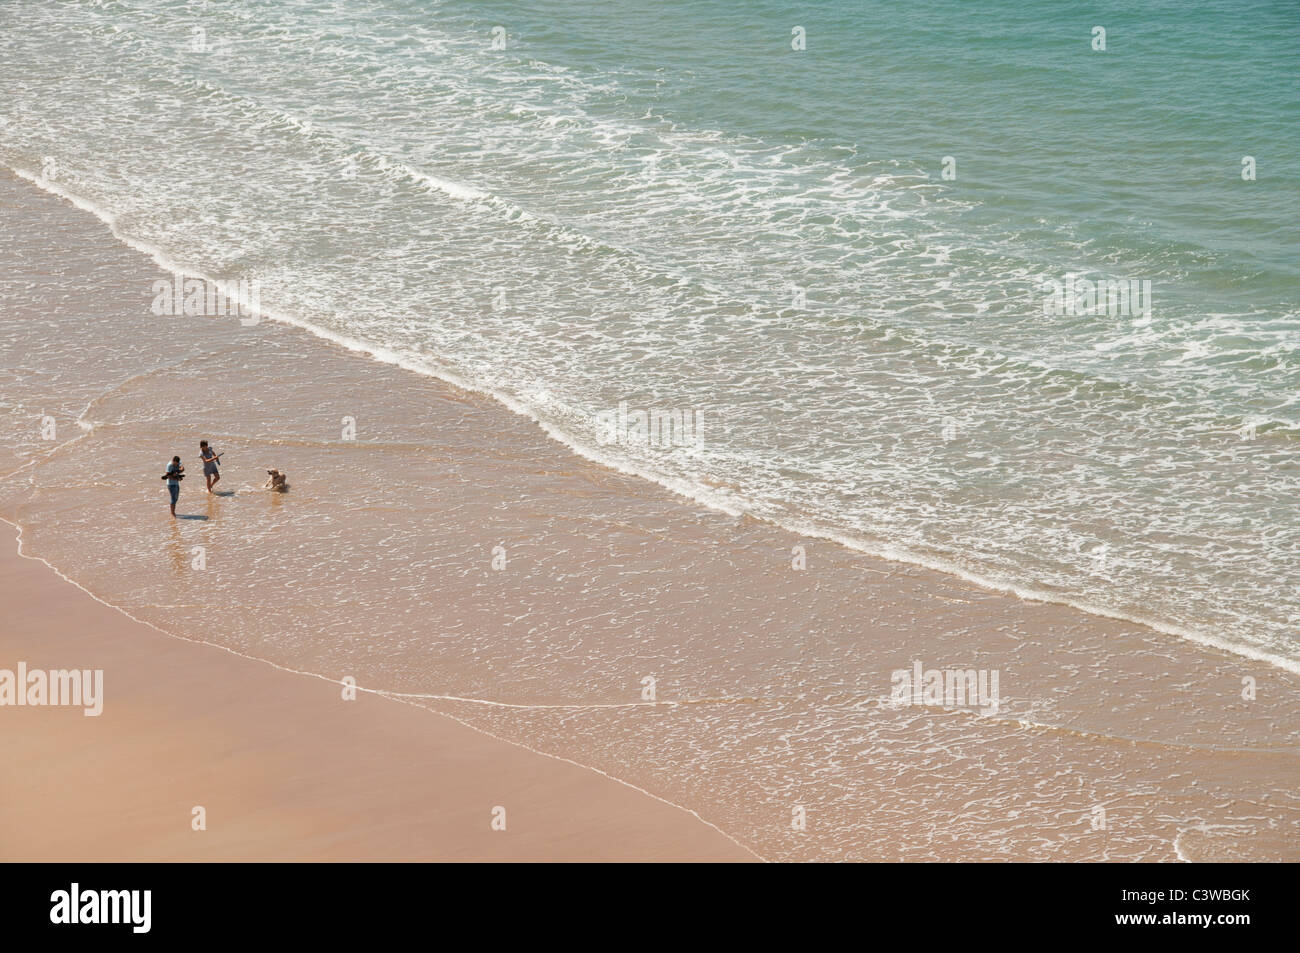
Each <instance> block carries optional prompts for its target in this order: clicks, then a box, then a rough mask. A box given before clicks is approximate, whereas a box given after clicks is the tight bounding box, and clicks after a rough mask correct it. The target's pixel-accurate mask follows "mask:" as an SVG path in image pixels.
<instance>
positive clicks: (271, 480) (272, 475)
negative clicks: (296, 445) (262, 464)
mask: <svg viewBox="0 0 1300 953" xmlns="http://www.w3.org/2000/svg"><path fill="white" fill-rule="evenodd" d="M266 472H267V473H268V474H269V476H268V477H267V480H266V485H265V486H263V487H262V489H264V490H275V491H276V492H277V493H285V492H288V490H289V484H288V483H287V482H286V480H287V479H288V478H287V477H286V476H285V475H284V474H283V473H281V472H280V471H279V470H267V471H266Z"/></svg>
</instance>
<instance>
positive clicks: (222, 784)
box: [0, 525, 753, 861]
mask: <svg viewBox="0 0 1300 953" xmlns="http://www.w3.org/2000/svg"><path fill="white" fill-rule="evenodd" d="M0 530H2V531H3V536H4V537H5V538H4V544H3V545H2V546H0V599H2V600H3V603H4V606H5V625H4V626H3V628H0V665H2V666H3V667H5V668H8V669H10V670H13V669H14V668H15V667H16V665H17V662H18V661H20V660H21V661H25V662H27V663H28V667H29V670H31V669H37V668H40V669H61V668H65V667H69V666H76V667H81V668H90V669H102V670H103V672H104V707H103V712H102V714H100V715H98V716H90V717H88V716H86V715H84V714H83V713H82V710H81V709H80V708H53V707H45V708H37V707H21V708H18V707H16V708H4V709H0V740H2V743H3V745H4V749H5V751H6V752H7V753H8V759H7V763H8V767H7V769H6V770H5V771H4V772H3V774H0V858H3V859H4V860H6V861H200V860H205V861H239V860H253V861H327V860H392V861H421V860H424V861H428V860H436V861H478V860H493V861H539V860H550V861H744V860H752V859H753V855H751V854H750V853H749V852H747V851H745V850H744V849H742V848H740V847H739V846H737V845H736V844H734V843H732V842H731V841H729V840H728V839H727V838H726V837H724V836H723V835H722V834H720V833H719V832H717V831H715V830H712V829H711V828H709V827H708V826H707V825H705V824H704V823H702V822H701V821H699V820H698V819H696V818H694V817H691V816H690V815H688V814H686V813H684V812H683V811H680V810H678V809H677V808H674V807H672V806H670V805H667V804H664V803H662V802H659V801H656V800H654V799H653V798H650V797H648V796H646V795H644V794H642V793H640V792H638V791H634V790H632V789H630V788H628V787H626V786H624V785H622V784H619V783H617V782H615V781H613V780H611V779H609V778H604V777H601V776H599V775H596V774H593V773H592V772H591V771H588V770H585V769H583V768H580V767H578V766H576V765H572V764H566V763H564V762H561V761H557V760H555V759H553V758H548V757H544V756H542V755H539V754H535V753H533V752H529V751H525V750H523V749H521V748H518V747H516V746H514V745H511V744H508V743H506V742H504V741H499V740H497V739H494V738H490V737H488V736H486V735H484V734H482V733H481V732H478V731H474V730H472V729H470V728H468V727H466V726H464V725H461V724H458V723H456V722H454V721H452V720H450V719H447V718H441V717H430V716H429V714H428V713H427V712H424V711H421V710H418V709H415V708H412V707H411V706H409V705H404V704H402V703H400V702H396V701H393V700H391V699H386V698H382V697H378V696H375V695H371V694H367V693H364V692H362V693H358V694H357V696H356V699H355V700H350V701H345V700H343V697H342V694H343V692H342V689H341V688H340V687H339V686H338V685H334V684H330V683H328V682H324V681H322V680H320V679H316V678H311V677H304V676H301V675H294V674H292V673H289V672H284V671H279V670H276V669H274V668H272V667H271V666H268V665H266V664H264V663H261V662H257V661H254V660H252V659H246V658H240V657H238V656H235V655H232V654H230V653H229V652H226V651H223V650H221V649H218V648H214V647H212V646H209V645H202V644H198V643H193V642H186V641H182V640H179V639H176V638H172V637H170V636H167V635H164V634H162V633H160V632H158V631H156V630H155V629H152V628H151V627H149V626H147V625H143V624H141V623H139V622H135V621H133V620H131V619H129V618H127V617H126V616H124V615H123V614H122V613H120V612H118V611H117V610H115V609H113V608H111V607H109V606H106V605H104V604H103V603H101V602H98V601H97V600H95V599H94V598H92V597H91V596H90V595H88V594H87V593H85V592H82V591H81V590H80V589H78V588H77V587H75V586H74V585H73V584H72V583H70V582H68V581H66V580H64V579H61V578H59V577H58V576H57V575H56V574H55V572H54V571H53V570H52V569H50V568H49V567H47V566H45V565H43V564H42V563H41V562H39V561H37V560H34V559H25V558H22V557H20V556H19V555H18V554H17V552H16V547H15V546H14V544H13V542H12V541H11V537H12V536H13V527H11V526H7V525H6V526H0ZM196 806H201V807H202V808H204V809H205V811H206V817H205V822H206V827H205V829H204V830H194V829H193V827H192V823H193V818H194V815H193V810H194V808H195V807H196ZM497 807H504V808H505V809H506V814H505V821H506V827H505V830H504V831H499V830H493V829H492V826H491V823H492V819H493V811H494V809H495V808H497Z"/></svg>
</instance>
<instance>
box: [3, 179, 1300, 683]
mask: <svg viewBox="0 0 1300 953" xmlns="http://www.w3.org/2000/svg"><path fill="white" fill-rule="evenodd" d="M9 171H10V173H11V174H13V175H15V176H17V177H18V178H20V179H22V180H23V181H25V182H28V183H30V184H31V185H32V186H33V187H35V188H37V189H40V190H41V191H43V192H46V193H48V194H50V195H54V196H56V197H58V198H60V199H62V200H64V201H66V202H68V203H70V204H71V205H73V206H74V207H76V208H78V209H80V210H82V211H84V212H86V213H87V214H89V215H92V216H94V217H95V218H96V219H97V220H98V221H99V222H101V223H102V224H103V225H104V227H105V228H107V229H108V231H109V233H110V234H111V235H112V236H113V238H114V239H115V240H116V241H118V242H120V243H121V244H122V245H123V246H125V247H127V248H129V249H132V250H133V251H136V252H138V253H140V254H141V255H144V256H145V257H146V258H148V259H149V260H150V261H152V262H153V263H154V264H155V265H157V266H158V267H159V268H161V269H163V270H164V271H166V272H171V273H175V274H178V275H182V276H184V277H186V278H194V279H198V280H201V281H204V282H207V283H209V284H213V283H214V282H215V279H212V278H210V277H209V276H207V275H204V274H203V273H201V272H199V271H197V270H195V269H193V268H191V267H189V266H186V265H183V264H181V263H179V262H176V261H174V260H172V259H171V258H169V257H168V256H167V255H166V254H165V253H164V252H163V251H162V250H161V249H159V248H158V247H157V246H154V245H151V244H149V243H147V242H143V241H140V240H138V239H134V238H130V237H128V236H125V235H122V234H121V233H119V231H118V230H117V228H116V223H115V217H114V216H113V215H111V214H110V213H108V212H107V211H105V210H103V209H101V208H100V207H99V206H97V205H95V204H94V203H92V202H90V201H88V200H86V199H84V198H82V197H80V196H78V195H76V194H75V193H73V192H70V191H69V190H67V189H64V188H62V187H60V186H58V185H56V184H54V183H50V182H46V181H43V180H42V179H41V178H40V177H38V176H36V175H35V174H33V173H29V172H26V171H23V170H20V169H14V168H11V169H9ZM240 304H241V307H248V302H246V301H241V302H240ZM250 310H252V311H253V312H254V313H256V314H257V315H258V316H259V318H261V319H265V320H268V321H272V322H275V323H277V324H280V325H283V326H285V327H289V328H294V329H296V330H299V331H304V332H306V333H307V334H309V335H311V336H312V337H314V338H317V339H319V340H320V341H322V342H325V344H326V345H330V346H335V347H339V348H342V349H343V350H344V351H347V352H349V353H351V354H356V355H359V356H361V357H363V358H365V359H367V360H370V361H374V362H376V363H379V364H385V365H389V366H392V367H397V368H399V369H401V370H403V371H408V372H410V373H413V374H418V375H420V376H422V377H426V378H429V379H431V380H434V381H437V382H439V383H441V384H445V385H447V386H449V387H452V388H455V389H457V390H459V391H462V392H464V393H467V394H473V395H475V396H478V397H483V398H486V399H488V400H491V401H493V402H494V403H496V404H497V405H499V406H500V407H501V408H503V409H504V410H505V411H507V412H508V413H511V414H514V415H516V416H518V417H520V418H521V419H523V420H525V421H527V422H529V423H530V424H532V425H535V426H536V427H538V428H539V429H540V430H541V431H542V432H543V433H544V434H545V435H546V436H547V437H548V438H549V439H550V440H552V441H553V442H554V443H556V444H557V445H558V446H560V447H561V448H563V450H565V451H567V452H570V453H572V454H574V455H575V456H577V457H579V458H581V459H583V460H585V461H588V462H590V463H593V464H595V465H596V466H598V467H602V468H604V469H607V470H610V471H612V472H615V473H619V474H622V475H626V476H631V477H633V478H636V479H638V480H644V481H646V482H647V483H650V484H653V485H654V486H656V487H660V488H662V489H664V490H667V491H668V492H669V493H671V494H673V495H674V496H676V497H679V498H680V499H681V501H682V503H683V505H699V506H703V507H707V508H708V509H711V510H714V511H716V512H718V513H722V514H725V515H728V516H733V517H742V518H748V519H754V520H760V521H762V522H765V523H768V524H770V525H771V526H772V527H774V528H775V529H777V530H780V531H782V532H786V533H790V534H792V535H795V536H800V537H805V538H808V539H817V540H822V541H825V542H828V543H831V544H833V545H836V546H843V547H844V548H846V549H849V550H852V551H853V552H855V553H860V554H862V555H864V556H867V557H869V558H872V559H877V560H881V561H882V562H885V563H894V564H899V565H903V566H910V567H916V568H919V569H922V570H926V571H929V572H935V573H940V574H943V575H945V576H950V577H952V578H953V579H956V580H960V581H961V582H963V583H969V584H971V585H974V586H977V587H979V588H980V589H983V590H987V591H988V592H992V593H998V594H1001V595H1006V596H1010V597H1012V598H1014V599H1019V600H1023V601H1025V602H1032V603H1046V604H1049V605H1055V606H1063V607H1065V608H1068V609H1072V610H1075V611H1078V612H1082V613H1086V614H1088V615H1091V616H1095V617H1096V618H1098V619H1107V620H1113V621H1116V622H1124V623H1132V624H1135V625H1140V626H1144V627H1146V628H1149V629H1151V630H1152V631H1155V632H1159V633H1161V634H1163V635H1167V636H1171V637H1173V638H1175V639H1178V640H1180V641H1184V642H1189V643H1193V644H1196V645H1199V646H1202V647H1204V648H1208V649H1212V650H1218V651H1223V652H1228V653H1231V654H1233V655H1237V656H1239V657H1241V658H1243V659H1249V660H1252V661H1257V662H1263V663H1265V664H1267V665H1271V666H1272V667H1274V668H1277V669H1280V670H1282V671H1286V672H1289V673H1291V674H1293V675H1300V659H1294V658H1288V657H1286V656H1283V655H1279V654H1277V653H1275V652H1271V651H1268V650H1267V649H1264V648H1260V647H1258V646H1254V645H1250V644H1246V643H1243V642H1241V641H1239V640H1233V639H1229V638H1224V637H1222V636H1219V635H1217V634H1215V633H1214V632H1213V631H1208V630H1204V629H1201V628H1197V627H1188V626H1186V625H1180V624H1178V623H1175V622H1168V621H1164V620H1161V619H1156V618H1151V617H1147V616H1142V615H1135V614H1129V613H1126V612H1123V611H1119V610H1114V609H1109V608H1107V607H1105V606H1098V605H1094V604H1092V603H1090V602H1088V601H1086V600H1081V599H1079V598H1078V597H1076V596H1073V595H1071V594H1068V593H1058V592H1051V591H1048V590H1047V589H1044V588H1042V587H1041V585H1040V584H1034V583H1022V582H1016V581H1003V580H996V579H992V578H989V577H987V576H985V575H982V574H980V573H975V572H972V571H968V570H965V569H962V568H961V567H959V566H957V565H956V564H955V563H954V562H953V561H952V559H951V558H945V557H942V556H929V555H924V554H920V553H914V552H909V551H906V550H902V549H899V548H898V547H897V546H895V545H894V544H893V543H890V542H887V541H883V540H871V539H864V538H859V537H855V536H851V535H847V534H846V533H845V532H843V531H841V530H839V529H837V528H835V527H833V526H825V525H822V524H821V523H820V522H819V521H817V520H816V519H814V518H811V517H808V518H801V519H796V520H782V519H779V518H776V517H772V516H769V515H764V514H759V513H755V512H751V510H750V509H748V508H746V507H745V506H743V505H740V506H738V505H735V504H734V503H730V502H729V501H728V500H726V499H724V498H722V497H721V496H720V495H719V494H717V493H716V492H713V491H712V490H711V489H710V488H709V487H707V486H705V485H703V484H699V483H685V482H683V481H681V480H676V479H672V478H668V477H664V476H662V475H660V474H656V473H653V472H651V471H648V470H645V469H643V468H640V467H637V466H633V465H631V464H630V463H628V462H627V461H625V460H617V459H614V458H611V457H609V456H607V455H603V454H601V453H599V452H598V451H596V450H595V449H593V448H592V447H590V446H588V445H587V444H585V443H583V442H582V441H580V440H579V439H578V438H576V437H574V436H572V435H570V434H568V433H566V432H564V431H562V430H560V429H558V428H557V427H555V426H553V425H552V424H551V423H549V422H548V421H546V420H544V419H542V418H540V417H538V416H537V415H535V414H534V413H532V412H531V411H530V410H529V409H528V408H527V407H526V406H525V405H523V404H522V403H521V402H520V401H519V400H517V399H515V398H514V397H512V396H510V395H508V394H504V393H501V392H499V391H497V390H494V389H492V388H490V387H482V386H475V385H471V384H470V383H468V382H467V381H465V380H464V379H463V378H462V377H460V376H459V375H457V374H455V373H453V372H451V371H448V370H446V369H444V368H438V367H435V366H434V365H433V364H431V363H430V362H421V361H418V360H415V359H412V358H410V357H406V356H403V355H401V354H399V353H397V352H393V351H389V350H387V349H385V348H381V347H377V346H374V345H370V344H367V343H365V342H363V341H359V340H355V339H353V338H349V337H346V336H344V335H340V334H338V333H336V332H333V331H330V330H328V329H326V328H321V327H318V326H317V325H314V324H312V323H311V322H310V321H303V320H300V319H298V318H295V317H290V316H287V315H283V314H279V313H276V312H274V311H272V310H269V309H265V308H250Z"/></svg>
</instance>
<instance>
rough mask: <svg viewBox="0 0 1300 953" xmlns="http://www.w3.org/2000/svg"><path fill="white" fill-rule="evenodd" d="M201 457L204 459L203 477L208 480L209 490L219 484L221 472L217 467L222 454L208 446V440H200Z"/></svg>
mask: <svg viewBox="0 0 1300 953" xmlns="http://www.w3.org/2000/svg"><path fill="white" fill-rule="evenodd" d="M199 458H200V459H201V460H202V461H203V479H205V480H207V481H208V492H209V493H211V492H212V488H213V487H214V486H216V485H217V481H218V480H220V479H221V472H220V471H219V470H218V469H217V464H218V463H219V462H221V456H220V455H219V454H218V453H217V452H216V451H215V450H213V449H212V448H211V447H209V446H208V442H207V441H206V440H200V441H199Z"/></svg>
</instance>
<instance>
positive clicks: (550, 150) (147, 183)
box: [0, 0, 1300, 669]
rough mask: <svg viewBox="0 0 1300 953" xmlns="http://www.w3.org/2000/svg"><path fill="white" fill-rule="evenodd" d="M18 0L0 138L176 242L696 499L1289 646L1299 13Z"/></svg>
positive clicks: (136, 229)
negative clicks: (1123, 298) (603, 426)
mask: <svg viewBox="0 0 1300 953" xmlns="http://www.w3.org/2000/svg"><path fill="white" fill-rule="evenodd" d="M0 23H2V26H0V81H2V84H3V88H4V90H5V93H6V97H5V100H4V102H3V104H0V118H3V120H4V123H3V126H0V160H3V161H4V162H5V163H6V164H7V165H9V166H10V167H11V168H14V169H17V170H19V171H21V172H24V173H26V174H27V175H29V176H31V177H33V178H35V179H36V180H37V181H38V182H40V183H41V184H43V185H45V186H46V187H48V188H51V189H55V190H57V191H60V192H62V193H65V194H69V195H73V196H76V197H78V198H79V199H81V200H82V201H83V202H85V203H86V204H87V205H89V206H91V207H93V208H95V209H96V210H98V211H99V213H100V214H101V215H103V216H104V217H106V218H108V219H109V220H110V221H111V222H112V223H113V226H114V229H115V231H116V232H117V233H118V235H119V236H120V237H122V238H124V239H127V240H129V241H131V242H133V243H136V244H138V245H140V246H142V247H146V248H148V249H150V250H152V251H153V252H154V253H155V254H156V255H157V256H158V257H159V259H160V260H162V261H164V262H166V263H169V264H170V265H172V266H174V267H178V268H183V269H185V270H188V271H192V272H195V273H198V274H203V275H207V276H210V277H218V278H234V279H247V280H255V281H257V282H258V285H259V288H260V300H261V305H262V307H263V308H265V309H266V310H267V311H268V312H270V313H272V314H274V315H275V316H278V317H281V318H283V319H285V320H292V321H294V322H296V323H300V324H305V325H308V326H310V327H312V328H314V329H316V330H318V331H319V332H321V333H323V334H326V335H329V336H332V337H335V338H336V339H340V340H343V341H346V342H348V343H350V344H352V345H354V346H359V347H364V348H369V349H373V350H375V351H379V352H382V353H383V354H384V355H385V356H387V357H389V358H392V359H399V360H402V361H403V362H405V363H407V364H409V365H410V366H413V367H418V368H420V369H423V370H426V371H428V372H431V373H436V374H439V375H441V376H444V377H448V378H449V379H452V380H454V381H457V382H459V383H462V384H465V385H467V386H470V387H474V388H477V389H480V390H484V391H487V392H490V393H494V394H496V395H498V396H500V397H502V398H503V399H505V400H506V401H507V402H508V403H509V404H510V405H511V406H512V407H514V408H515V409H517V410H520V411H521V412H525V413H528V414H531V415H532V416H534V417H536V418H537V419H538V420H540V421H541V422H542V423H543V424H544V425H545V426H546V427H548V429H549V430H550V432H551V433H552V434H553V435H555V436H556V437H557V438H558V439H562V440H564V441H565V442H566V443H568V444H569V445H571V446H572V447H574V448H575V449H576V450H578V451H580V452H582V453H585V454H587V455H589V456H592V457H595V458H597V459H600V460H602V461H605V462H607V463H609V464H611V465H614V466H619V467H622V468H624V469H629V470H633V471H635V472H638V473H641V474H643V475H645V476H647V477H648V478H651V479H655V480H658V481H660V482H662V483H665V484H667V485H669V486H671V487H672V488H674V489H676V490H679V491H680V492H682V493H686V494H689V495H691V496H693V497H696V498H698V499H702V500H705V501H707V502H709V503H711V504H713V505H716V506H719V507H722V508H725V509H728V510H731V511H735V512H749V513H752V514H754V515H756V516H760V517H764V518H768V519H772V520H775V521H778V522H781V523H782V524H784V525H787V526H791V527H793V528H796V529H798V530H800V531H803V532H808V533H815V534H820V535H826V536H830V537H833V538H836V539H839V540H842V541H844V542H846V543H848V544H850V545H854V546H859V547H861V548H864V549H868V550H870V551H873V552H880V553H883V554H886V555H889V556H892V557H895V558H901V559H908V560H912V561H917V562H922V563H926V564H929V565H934V566H938V567H941V568H944V569H947V570H949V571H952V572H955V573H959V574H962V575H964V576H967V577H970V578H975V579H977V580H980V581H984V582H987V583H990V584H993V585H997V586H1002V587H1006V588H1011V589H1013V590H1015V591H1019V592H1022V593H1025V594H1029V595H1035V596H1037V597H1040V598H1051V599H1055V600H1059V601H1064V602H1070V603H1072V604H1076V605H1081V606H1084V607H1086V608H1089V609H1091V610H1093V611H1099V612H1105V613H1112V614H1119V615H1125V616H1129V617H1133V618H1138V619H1141V620H1144V621H1148V622H1151V623H1153V624H1156V625H1159V626H1161V627H1162V628H1164V629H1166V630H1168V631H1173V632H1177V633H1179V634H1181V635H1183V636H1185V637H1188V638H1194V639H1198V640H1202V641H1206V640H1208V641H1212V642H1215V643H1217V644H1222V645H1225V646H1228V647H1231V648H1232V649H1234V650H1235V651H1238V652H1242V653H1245V654H1249V655H1253V656H1255V657H1261V658H1267V659H1269V660H1271V661H1273V662H1274V663H1276V664H1282V665H1285V666H1287V667H1290V668H1293V669H1295V668H1297V667H1298V666H1300V635H1298V634H1297V632H1298V630H1300V597H1297V595H1296V587H1295V575H1296V574H1295V566H1296V565H1297V557H1300V512H1298V511H1297V504H1296V500H1297V495H1298V494H1297V490H1298V489H1300V465H1298V464H1297V455H1296V451H1297V447H1298V446H1300V444H1298V442H1297V438H1300V240H1298V239H1297V229H1296V227H1295V222H1296V221H1297V219H1298V218H1300V177H1298V176H1297V172H1300V168H1297V166H1298V165H1300V160H1298V158H1297V156H1298V155H1300V150H1298V149H1297V146H1298V145H1300V137H1298V135H1297V130H1298V129H1300V97H1297V90H1296V76H1297V67H1298V66H1300V42H1297V41H1298V40H1300V8H1297V7H1296V6H1295V5H1294V4H1291V3H1232V4H1227V3H1213V4H1188V3H1169V2H1166V3H1150V4H1144V5H1143V6H1142V9H1141V10H1136V11H1135V10H1127V9H1125V5H1121V4H1097V5H1090V6H1087V7H1083V6H1079V5H1075V4H1064V3H1061V4H1046V5H1041V6H1036V7H1035V8H1033V9H1024V8H1023V5H1021V4H1012V3H1005V2H994V3H983V4H965V3H938V4H926V5H899V4H892V3H890V4H886V3H861V2H854V3H848V2H833V3H822V4H817V5H815V6H812V7H809V8H801V9H798V10H797V12H795V11H794V8H791V7H788V6H786V5H782V4H777V3H769V2H759V3H745V4H728V3H721V2H717V3H713V2H699V0H696V2H661V3H655V4H648V5H631V4H606V5H600V6H595V7H592V6H590V5H587V4H576V3H558V2H552V3H546V2H542V3H537V2H534V3H529V4H516V3H505V2H487V3H476V4H473V5H457V4H450V3H447V4H415V3H335V4H320V5H312V6H310V7H308V6H299V5H283V4H263V3H240V2H229V3H222V2H209V3H202V4H191V3H180V2H176V3H132V4H128V3H116V2H111V0H109V2H95V3H60V4H51V5H39V6H38V5H32V4H26V3H9V2H3V3H0ZM1098 25H1100V26H1103V27H1105V29H1106V31H1107V32H1106V49H1105V51H1096V50H1094V49H1092V45H1091V44H1092V30H1093V27H1094V26H1098ZM496 27H501V28H502V30H501V31H496V30H495V28H496ZM797 27H801V28H802V29H803V31H804V33H805V36H806V49H803V50H794V49H792V48H791V40H792V30H795V28H797ZM496 37H504V48H503V49H493V41H494V38H496ZM1245 156H1251V157H1253V158H1254V160H1255V163H1256V168H1257V179H1256V180H1254V181H1246V180H1243V178H1242V168H1243V166H1242V160H1243V157H1245ZM945 157H951V159H952V160H954V161H955V170H956V177H955V178H944V176H943V174H942V173H943V170H944V166H945ZM950 165H951V164H950ZM1067 275H1082V276H1084V277H1087V278H1090V279H1099V278H1106V279H1115V280H1122V281H1125V282H1127V281H1130V280H1132V281H1136V282H1139V283H1141V282H1150V289H1151V297H1150V301H1151V302H1152V308H1151V310H1150V312H1149V313H1143V314H1105V313H1103V314H1092V313H1085V314H1077V313H1076V314H1050V313H1045V307H1044V294H1045V292H1044V288H1045V286H1046V283H1047V282H1050V281H1064V280H1066V277H1067ZM141 298H142V307H147V305H148V302H149V300H150V298H151V293H150V290H149V289H142V290H141ZM624 402H626V403H627V405H628V406H629V407H630V408H633V409H638V408H640V409H645V410H651V409H659V410H667V411H673V410H677V411H682V412H686V413H693V414H697V415H699V417H700V418H702V420H703V426H702V428H701V439H700V440H698V441H694V442H691V443H689V444H687V445H682V446H671V447H665V446H660V445H656V444H654V443H653V442H651V443H649V444H646V443H642V442H638V441H637V440H635V439H621V440H617V441H615V442H613V443H610V442H609V441H608V440H607V439H605V438H604V437H602V435H601V432H600V425H599V422H600V420H601V415H603V414H608V413H609V412H610V411H611V410H613V409H615V408H618V407H619V406H620V404H621V403H624Z"/></svg>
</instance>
